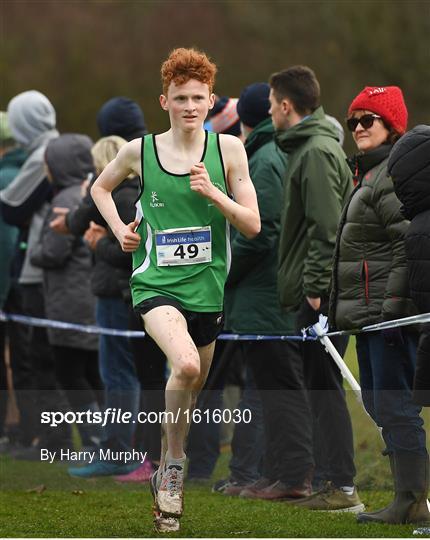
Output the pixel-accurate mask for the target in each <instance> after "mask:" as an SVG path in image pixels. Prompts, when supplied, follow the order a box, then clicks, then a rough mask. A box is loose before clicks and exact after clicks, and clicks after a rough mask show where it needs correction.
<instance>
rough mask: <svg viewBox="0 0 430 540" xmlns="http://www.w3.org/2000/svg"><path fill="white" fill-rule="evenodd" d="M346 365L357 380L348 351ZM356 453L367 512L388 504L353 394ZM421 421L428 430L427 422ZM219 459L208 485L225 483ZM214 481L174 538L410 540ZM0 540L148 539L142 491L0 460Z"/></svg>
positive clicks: (379, 463) (385, 478)
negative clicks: (222, 491)
mask: <svg viewBox="0 0 430 540" xmlns="http://www.w3.org/2000/svg"><path fill="white" fill-rule="evenodd" d="M347 360H348V364H349V365H350V367H351V368H352V370H353V372H355V374H356V371H357V369H356V362H355V355H354V353H353V349H352V347H350V349H349V352H348V356H347ZM348 403H349V406H350V411H351V415H352V418H353V426H354V436H355V447H356V466H357V471H358V472H357V477H356V482H357V484H358V486H359V490H360V496H361V498H362V500H363V502H364V503H365V504H366V507H367V508H369V509H376V508H378V507H380V506H381V505H384V504H386V503H388V502H389V501H390V497H391V492H390V486H391V481H390V477H389V468H388V463H387V459H385V458H383V457H382V456H381V454H380V450H381V449H382V442H381V440H380V437H379V434H378V432H377V431H376V429H375V427H374V425H373V424H372V422H371V421H370V419H369V418H368V417H367V416H366V415H365V413H364V412H363V411H362V409H361V406H360V405H359V404H358V403H357V401H356V400H355V398H354V396H353V395H349V396H348ZM428 413H429V410H428V409H427V410H426V412H425V414H424V418H425V422H426V427H427V429H428V431H430V415H429V414H428ZM228 459H229V454H228V452H225V453H223V454H222V455H221V457H220V459H219V461H218V464H217V467H216V470H215V473H214V475H213V480H216V479H219V478H222V477H224V476H226V474H227V471H228ZM211 484H212V482H208V483H207V484H198V485H193V484H188V485H187V488H186V498H185V515H184V517H183V519H182V521H181V525H182V527H181V532H180V533H174V534H170V535H169V536H177V537H231V538H242V537H245V538H246V537H279V538H283V537H304V538H305V537H368V538H370V537H391V538H392V537H410V536H411V535H412V531H413V527H412V526H387V525H358V524H356V522H355V517H354V516H352V515H348V514H327V513H323V512H309V511H306V510H301V509H298V508H295V507H293V506H290V505H287V504H286V503H282V502H278V503H273V502H272V503H270V502H263V501H246V500H240V499H238V498H232V497H228V498H227V497H225V496H222V495H219V494H213V493H211V492H210V487H211ZM0 488H1V490H0V537H154V536H157V534H156V533H155V532H154V529H153V527H152V516H151V512H150V508H151V497H150V494H149V489H148V486H147V485H140V486H130V485H119V484H117V483H115V482H114V481H113V480H112V479H92V480H80V479H73V478H71V477H69V476H68V475H67V472H66V466H65V465H64V464H53V465H49V464H45V463H38V462H37V463H30V462H18V461H13V460H11V459H9V458H6V457H4V458H0Z"/></svg>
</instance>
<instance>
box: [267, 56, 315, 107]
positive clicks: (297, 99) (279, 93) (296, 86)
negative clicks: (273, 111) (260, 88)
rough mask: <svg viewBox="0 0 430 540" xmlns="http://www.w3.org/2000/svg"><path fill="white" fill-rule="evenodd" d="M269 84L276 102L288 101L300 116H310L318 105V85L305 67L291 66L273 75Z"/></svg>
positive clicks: (313, 75) (312, 74) (311, 73)
mask: <svg viewBox="0 0 430 540" xmlns="http://www.w3.org/2000/svg"><path fill="white" fill-rule="evenodd" d="M269 83H270V86H271V87H272V89H273V93H274V95H275V98H276V100H277V101H278V102H281V101H282V100H283V99H284V98H287V99H289V100H290V101H291V102H292V104H293V106H294V109H295V110H296V112H297V113H298V114H300V115H306V114H311V113H313V112H314V110H315V109H317V108H318V107H319V105H320V85H319V82H318V80H317V78H316V76H315V73H314V72H313V71H312V70H311V69H310V68H308V67H307V66H293V67H290V68H288V69H285V70H284V71H280V72H279V73H274V74H273V75H272V76H271V77H270V81H269Z"/></svg>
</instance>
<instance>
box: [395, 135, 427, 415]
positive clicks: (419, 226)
mask: <svg viewBox="0 0 430 540" xmlns="http://www.w3.org/2000/svg"><path fill="white" fill-rule="evenodd" d="M388 171H389V173H390V175H391V176H392V179H393V182H394V189H395V191H396V194H397V197H398V198H399V199H400V201H401V202H402V203H403V206H402V212H403V214H404V215H405V216H407V218H408V219H410V220H411V225H410V227H409V229H408V232H407V233H406V238H405V245H406V257H407V263H408V272H409V286H410V289H411V296H412V298H413V300H414V302H415V304H416V306H417V307H418V309H419V311H420V313H430V277H429V276H430V126H424V125H421V126H416V127H415V128H414V129H412V130H411V131H409V132H408V133H407V134H406V135H404V136H403V137H402V138H401V139H400V140H399V141H398V142H397V143H396V144H395V146H394V147H393V150H392V152H391V154H390V159H389V160H388ZM422 330H423V332H422V336H421V339H420V344H419V347H418V353H417V371H416V377H415V397H416V401H417V402H418V403H419V404H421V405H427V406H430V324H427V325H423V327H422Z"/></svg>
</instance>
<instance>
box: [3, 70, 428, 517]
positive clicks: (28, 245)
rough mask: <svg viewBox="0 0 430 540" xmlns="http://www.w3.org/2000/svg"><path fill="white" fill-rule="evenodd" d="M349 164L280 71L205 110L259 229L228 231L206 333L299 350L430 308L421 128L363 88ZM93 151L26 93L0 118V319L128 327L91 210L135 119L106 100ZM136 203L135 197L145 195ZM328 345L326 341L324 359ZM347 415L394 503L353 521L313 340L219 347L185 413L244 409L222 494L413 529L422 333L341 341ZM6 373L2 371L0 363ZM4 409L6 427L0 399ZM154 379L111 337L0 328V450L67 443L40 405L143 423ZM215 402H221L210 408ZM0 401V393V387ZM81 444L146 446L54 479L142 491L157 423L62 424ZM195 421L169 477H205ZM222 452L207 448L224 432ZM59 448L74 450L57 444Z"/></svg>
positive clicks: (157, 402)
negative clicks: (314, 336)
mask: <svg viewBox="0 0 430 540" xmlns="http://www.w3.org/2000/svg"><path fill="white" fill-rule="evenodd" d="M345 111H346V123H345V127H346V128H347V129H348V131H349V132H350V133H351V136H352V138H353V140H354V143H355V145H356V146H357V153H356V154H355V155H354V156H352V157H350V158H348V159H347V157H346V156H345V153H344V150H343V148H342V144H343V141H344V130H343V127H342V124H341V123H340V122H339V121H338V120H337V119H335V118H333V117H331V116H329V115H327V114H326V113H325V111H324V109H323V106H322V105H321V103H320V87H319V83H318V80H317V78H316V76H315V74H314V72H313V71H312V70H311V69H310V68H308V67H306V66H293V67H290V68H288V69H285V70H283V71H280V72H278V73H275V74H273V75H272V76H271V77H270V79H269V82H268V83H266V82H254V83H252V84H250V85H249V86H247V87H245V88H244V89H243V91H242V92H241V94H240V96H239V98H232V97H227V96H222V97H219V96H216V101H215V106H214V108H213V109H212V110H211V111H210V113H209V116H208V118H207V121H206V123H205V128H206V129H207V130H209V131H212V132H216V133H224V134H230V135H231V136H234V137H238V138H240V140H241V141H242V142H243V144H244V148H245V151H246V154H247V158H248V164H249V171H250V176H251V179H252V182H253V184H254V187H255V190H256V193H257V198H258V206H259V210H260V217H261V232H260V233H259V234H258V235H257V236H256V237H255V238H252V239H249V238H246V237H245V236H244V235H242V234H241V233H239V232H238V231H237V230H235V229H234V228H232V230H231V238H230V240H231V267H230V271H229V274H228V278H227V282H226V287H225V303H224V317H225V318H224V332H226V333H233V334H246V335H249V334H251V335H270V336H285V335H301V330H302V329H303V328H307V327H309V326H311V325H313V324H315V323H316V322H317V321H318V319H319V316H320V315H326V316H328V321H329V325H330V329H333V330H346V331H351V333H357V331H358V330H359V329H361V328H362V327H364V326H366V325H371V324H376V323H381V322H385V321H390V320H396V319H401V318H405V317H408V316H412V315H418V314H420V313H429V312H430V280H429V279H428V275H429V272H430V126H427V125H418V126H416V127H414V128H413V129H411V130H410V131H408V130H407V121H408V111H407V107H406V104H405V100H404V97H403V94H402V91H401V89H400V88H398V87H396V86H374V87H370V86H366V87H365V88H364V89H363V90H361V91H360V92H359V93H358V94H357V95H356V96H355V97H354V98H353V99H352V100H351V103H350V104H349V106H348V104H345ZM95 122H96V123H97V127H98V131H99V134H100V138H99V139H98V140H97V141H96V142H94V141H92V140H91V139H90V138H89V137H88V136H87V135H86V134H82V133H63V134H60V133H59V132H58V130H57V129H56V111H55V108H54V105H53V104H52V103H51V102H50V100H49V99H48V97H47V96H45V95H43V94H42V93H40V92H38V91H35V90H30V91H26V92H23V93H21V94H18V95H17V96H15V97H14V98H13V99H11V100H10V102H9V104H8V107H7V111H5V112H1V113H0V123H1V125H0V139H1V150H0V250H1V252H0V310H2V311H4V312H5V313H8V314H19V315H26V316H29V317H37V318H43V319H50V320H53V321H61V322H64V323H75V324H82V325H95V324H97V325H98V326H100V327H104V328H112V329H118V330H142V329H143V328H142V323H141V320H140V317H139V315H138V314H136V312H135V311H133V308H132V304H131V295H130V286H129V280H130V277H131V274H132V270H133V268H132V255H131V253H127V252H124V251H122V249H121V246H120V244H119V243H118V241H117V239H116V238H115V236H114V234H113V232H112V231H111V230H110V228H109V226H108V225H107V223H106V221H105V220H104V218H103V217H102V215H101V214H100V212H99V210H98V209H97V207H96V205H95V203H94V202H93V200H92V197H91V194H90V188H91V186H92V184H93V182H94V181H95V180H96V179H97V177H98V175H99V174H100V173H101V172H102V171H103V170H104V169H105V167H106V166H107V165H108V164H109V163H110V162H112V160H113V159H114V158H115V157H116V155H117V153H118V151H119V150H120V149H121V148H122V147H123V146H124V145H125V144H126V143H127V142H128V141H132V140H134V139H139V138H142V137H145V136H146V135H147V128H146V124H145V120H144V114H143V111H142V109H141V108H140V106H139V105H138V103H136V102H135V101H133V100H131V99H129V98H126V97H113V98H112V99H110V100H108V101H107V102H106V103H104V104H103V105H102V106H101V108H100V110H99V112H98V113H97V117H96V118H95ZM144 189H145V180H144V178H139V177H138V176H135V175H133V174H131V175H130V176H129V177H128V178H127V180H126V181H125V182H123V183H121V184H120V185H119V186H118V187H117V188H116V189H115V190H114V191H113V194H112V196H113V199H114V202H115V204H116V207H117V209H118V213H119V215H120V217H121V219H122V221H123V222H124V223H133V222H134V220H135V219H136V207H135V203H136V201H137V200H138V197H139V194H140V192H141V191H142V190H144ZM152 196H153V202H155V203H156V202H157V194H156V192H152ZM348 340H349V337H348V335H347V334H346V335H341V336H336V337H333V338H332V341H333V344H334V345H335V347H336V349H337V351H338V352H339V354H340V355H341V356H344V355H345V352H346V349H347V345H348ZM356 349H357V358H358V363H359V372H360V384H361V389H362V398H363V404H364V407H365V408H366V411H367V412H368V414H369V415H370V416H371V418H372V419H373V420H374V422H375V424H376V425H377V426H378V427H379V428H381V431H382V437H383V440H384V445H385V449H384V452H383V453H384V455H386V456H387V458H388V460H389V461H390V467H391V473H392V478H393V485H394V492H395V496H394V499H393V502H392V503H391V504H390V505H389V506H388V507H387V508H383V509H381V510H376V511H373V512H366V511H365V508H364V505H363V503H362V501H361V499H360V496H359V493H358V490H357V487H356V485H355V481H354V478H355V476H356V469H355V464H354V445H353V429H352V422H351V418H350V414H349V411H348V407H347V402H346V394H345V390H344V385H343V378H342V375H341V372H340V370H339V368H338V367H337V365H336V364H335V363H334V361H333V359H332V357H331V356H330V354H328V353H327V352H326V351H325V349H324V348H323V347H322V346H321V344H320V343H319V342H311V341H289V340H280V339H278V340H256V339H255V340H246V341H245V340H243V341H241V340H235V341H218V342H217V345H216V349H215V355H214V360H213V363H212V366H211V369H210V372H209V376H208V379H207V382H206V384H205V386H204V388H203V391H202V393H201V394H200V396H199V398H198V400H197V404H196V407H197V408H198V409H199V410H201V411H204V410H207V411H209V412H213V411H215V410H217V409H221V410H222V409H223V408H225V406H226V405H225V404H226V398H227V396H228V391H227V389H228V388H229V386H230V385H231V384H232V382H233V383H235V384H236V383H237V384H238V385H240V387H241V393H240V396H239V402H238V404H237V408H238V409H239V410H240V411H245V410H250V411H251V413H252V417H251V418H252V419H251V422H249V423H245V422H239V423H237V424H236V425H235V426H234V431H233V433H232V434H231V437H230V438H231V441H229V442H230V444H231V460H230V464H229V471H230V473H229V477H228V478H225V479H223V480H220V481H218V482H217V483H216V484H214V485H213V488H212V490H213V491H214V492H216V493H219V494H220V495H224V496H240V497H243V498H248V499H262V500H269V501H279V500H283V501H286V502H287V503H288V504H294V505H297V506H300V507H302V508H307V509H309V510H326V511H333V510H341V511H350V512H354V513H357V514H358V520H359V521H360V522H384V523H408V522H412V523H426V524H428V523H430V513H429V510H428V507H427V495H428V490H429V481H430V480H429V477H430V472H429V457H428V452H427V448H426V433H425V430H424V424H423V420H422V418H421V416H420V412H421V408H422V407H423V406H430V323H427V324H419V325H415V326H403V327H395V328H390V329H385V330H379V331H375V332H363V333H357V336H356ZM6 359H8V362H6ZM7 365H8V366H9V367H10V370H11V373H12V387H13V392H14V396H15V399H16V405H17V409H18V412H19V421H18V424H17V425H14V426H9V425H7V423H6V413H7V405H8V399H9V394H10V392H9V391H10V390H11V387H10V386H11V385H8V377H7ZM168 373H169V365H168V362H167V361H166V357H165V355H164V354H163V352H162V351H161V350H160V349H159V348H158V346H157V344H156V343H155V341H154V340H152V339H151V338H150V337H149V336H148V335H146V336H145V337H144V338H128V337H119V336H114V335H112V336H111V335H104V334H102V335H99V336H98V335H96V334H90V333H86V332H83V331H79V330H69V329H62V328H57V327H55V328H54V327H38V326H30V325H27V324H22V323H17V322H13V321H7V322H1V323H0V453H1V454H7V455H9V456H11V457H13V458H15V459H26V460H38V459H40V450H41V449H42V448H48V449H50V450H59V449H61V448H72V447H73V445H74V442H73V439H72V435H73V433H72V429H71V426H70V425H68V424H62V425H61V426H58V427H56V428H52V427H50V426H46V425H43V424H41V422H40V414H41V412H42V411H46V410H49V411H58V410H59V411H64V412H65V411H75V412H79V411H88V410H89V411H92V412H96V411H102V410H104V409H107V408H111V409H117V410H122V411H130V412H131V413H132V418H136V417H137V414H138V412H139V411H144V412H146V413H149V412H152V411H154V412H161V411H163V410H164V408H165V403H164V390H165V385H166V380H167V377H168ZM224 389H226V391H225V394H226V395H225V396H224ZM8 390H9V391H8ZM76 428H77V430H78V432H79V438H80V447H81V448H83V449H86V450H94V449H98V448H103V449H111V450H113V451H127V450H131V449H133V448H135V449H138V450H142V451H145V452H147V458H146V460H145V461H144V463H126V462H124V463H122V462H118V461H115V462H113V461H112V462H110V461H106V460H101V459H95V460H94V461H92V462H91V463H85V462H83V463H80V464H77V465H76V464H73V465H71V466H70V467H69V468H68V473H69V474H70V475H72V476H76V477H83V478H91V477H97V476H114V477H115V479H116V480H117V481H119V482H138V483H139V482H140V483H145V482H148V481H149V479H150V477H151V475H152V473H153V471H154V469H155V468H156V467H157V465H158V463H159V460H160V452H161V446H160V430H161V426H160V424H158V423H146V424H139V423H132V422H131V423H109V424H107V425H106V426H104V427H101V426H100V425H99V424H95V423H90V422H84V423H77V424H76ZM222 437H223V434H222V433H221V425H220V424H219V423H218V422H215V421H214V419H213V417H211V416H210V415H208V416H207V421H204V422H199V423H194V424H192V425H191V428H190V433H189V436H188V447H187V455H188V472H187V474H188V479H189V480H190V481H194V482H200V481H205V480H208V479H210V477H211V475H212V472H213V470H214V468H215V465H216V462H217V459H218V456H219V453H220V446H221V442H222ZM224 437H225V434H224ZM75 444H76V441H75Z"/></svg>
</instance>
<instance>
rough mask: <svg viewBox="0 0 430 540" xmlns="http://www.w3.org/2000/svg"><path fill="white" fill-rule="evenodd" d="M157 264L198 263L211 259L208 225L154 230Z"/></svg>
mask: <svg viewBox="0 0 430 540" xmlns="http://www.w3.org/2000/svg"><path fill="white" fill-rule="evenodd" d="M155 245H156V250H157V266H177V265H182V264H200V263H207V262H211V261H212V236H211V228H210V227H191V228H189V229H167V230H165V231H155Z"/></svg>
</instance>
